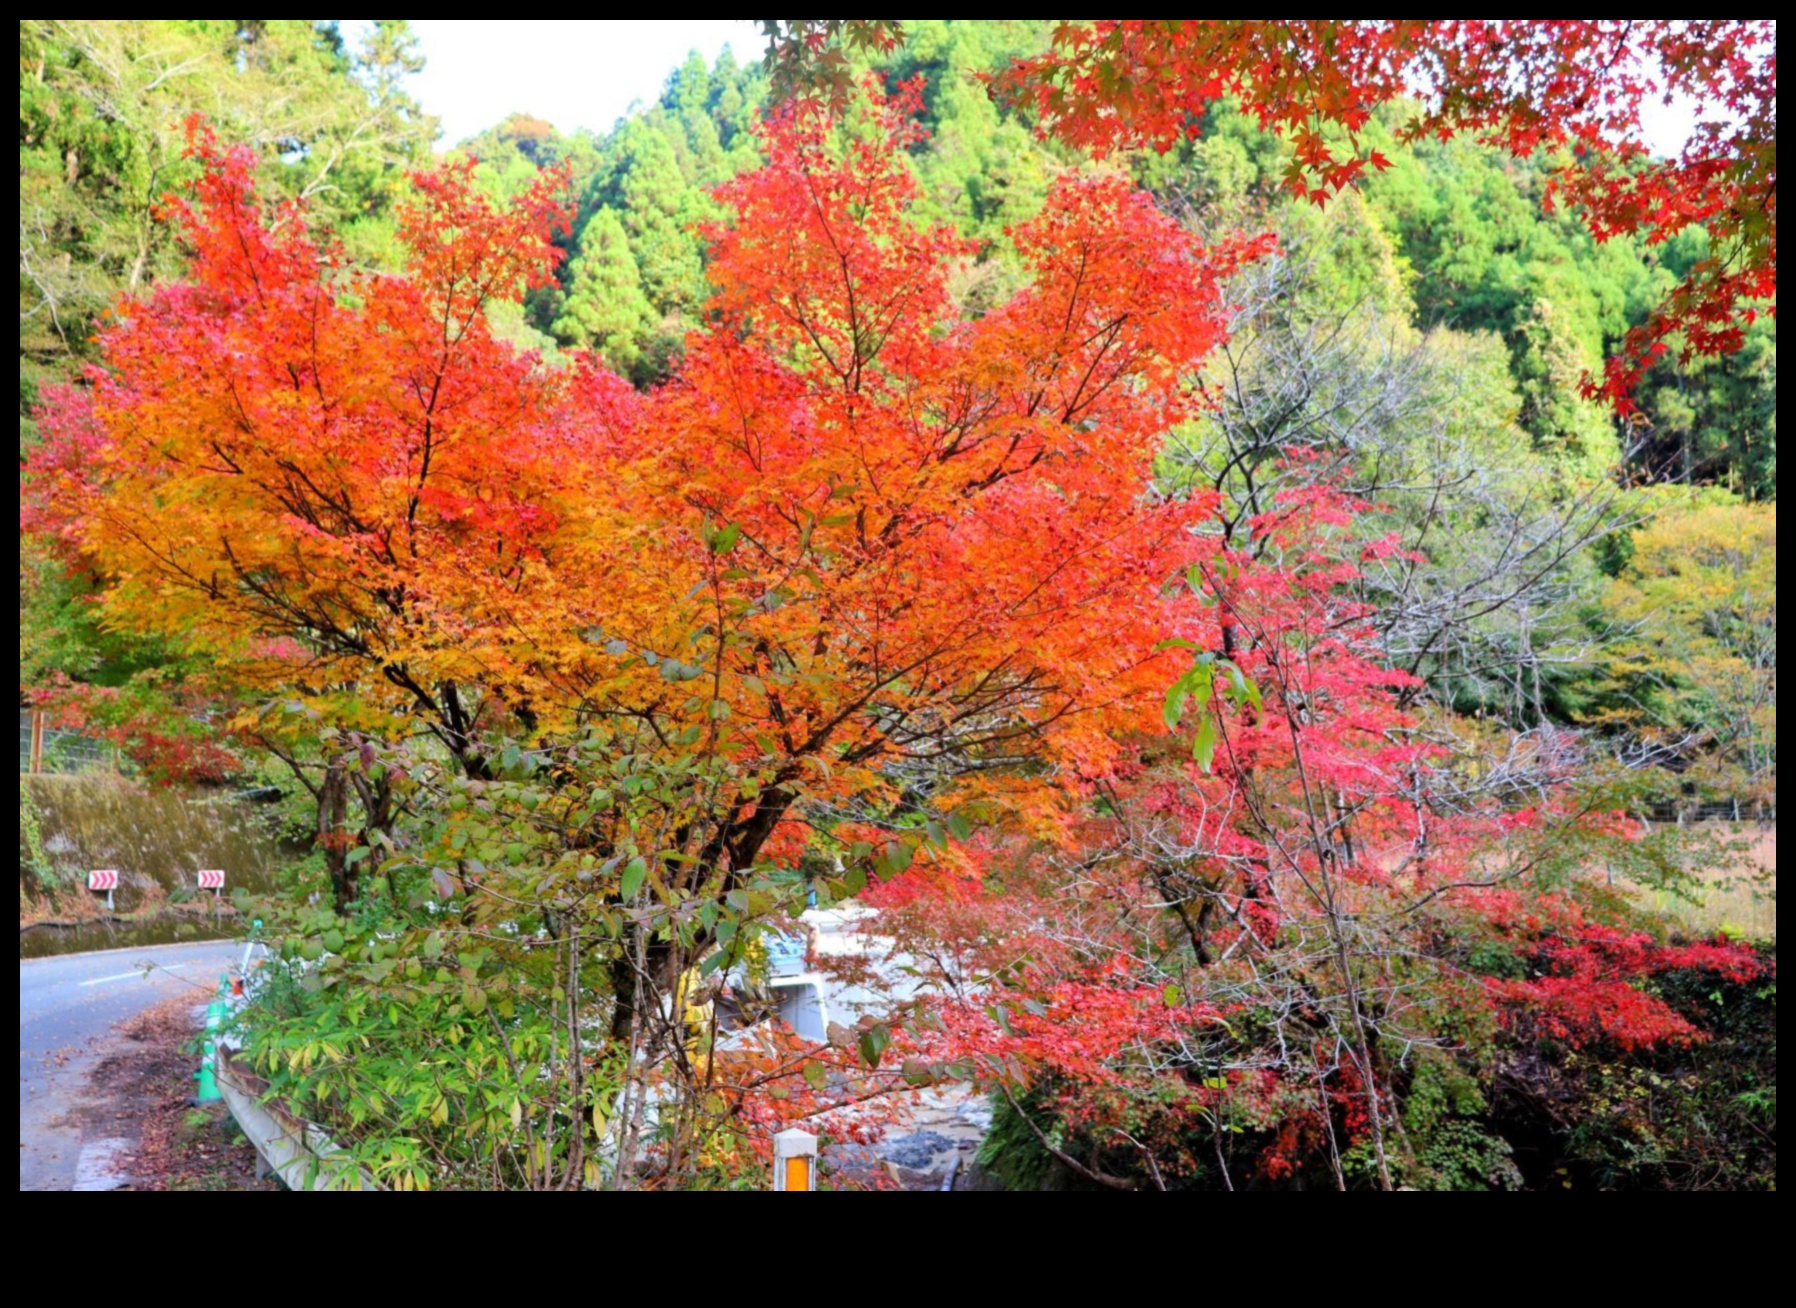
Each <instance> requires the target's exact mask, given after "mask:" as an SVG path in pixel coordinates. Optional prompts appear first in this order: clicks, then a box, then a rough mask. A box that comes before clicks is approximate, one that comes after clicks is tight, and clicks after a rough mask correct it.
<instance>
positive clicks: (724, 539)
mask: <svg viewBox="0 0 1796 1308" xmlns="http://www.w3.org/2000/svg"><path fill="white" fill-rule="evenodd" d="M741 535H742V524H741V523H739V522H732V523H729V524H727V525H726V526H724V527H723V528H722V529H721V530H719V531H717V532H714V533H713V534H712V536H711V553H713V554H728V553H729V552H730V551H731V550H733V549H735V548H736V540H737V538H738V537H740V536H741Z"/></svg>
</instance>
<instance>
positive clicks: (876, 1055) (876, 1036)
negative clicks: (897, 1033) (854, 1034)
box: [859, 1026, 892, 1067]
mask: <svg viewBox="0 0 1796 1308" xmlns="http://www.w3.org/2000/svg"><path fill="white" fill-rule="evenodd" d="M891 1043H892V1032H891V1030H890V1029H889V1028H887V1027H884V1026H875V1027H869V1028H868V1029H867V1030H865V1031H863V1032H861V1038H860V1042H859V1044H860V1051H861V1061H862V1062H863V1063H865V1064H866V1065H867V1066H868V1067H878V1066H879V1060H880V1059H882V1058H884V1057H885V1052H886V1046H887V1045H889V1044H891Z"/></svg>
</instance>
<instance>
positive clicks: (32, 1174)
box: [19, 940, 243, 1190]
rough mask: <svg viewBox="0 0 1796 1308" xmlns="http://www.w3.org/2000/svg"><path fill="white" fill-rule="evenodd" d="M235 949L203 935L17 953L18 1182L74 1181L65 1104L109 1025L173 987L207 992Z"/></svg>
mask: <svg viewBox="0 0 1796 1308" xmlns="http://www.w3.org/2000/svg"><path fill="white" fill-rule="evenodd" d="M242 951H243V946H242V945H240V944H233V943H231V942H230V941H228V940H208V941H199V942H196V943H192V944H184V945H150V946H147V947H145V948H142V949H109V950H105V951H103V952H101V953H96V954H61V955H57V956H55V957H52V958H35V959H30V960H21V961H20V963H19V1189H21V1190H68V1189H72V1188H73V1187H74V1185H75V1170H76V1164H77V1161H78V1159H79V1157H80V1153H81V1145H82V1128H81V1123H80V1122H79V1121H78V1120H75V1118H76V1115H75V1114H73V1113H72V1112H71V1109H73V1108H74V1107H75V1105H76V1102H77V1100H78V1099H79V1098H80V1095H81V1091H82V1088H83V1087H84V1086H85V1085H86V1083H87V1077H88V1074H89V1073H90V1072H91V1071H92V1070H93V1067H94V1064H95V1063H97V1062H98V1061H99V1060H100V1058H101V1057H102V1056H103V1055H104V1053H105V1046H106V1044H107V1038H108V1037H109V1036H110V1034H111V1032H112V1028H113V1027H114V1026H116V1025H117V1024H118V1023H120V1022H122V1021H124V1020H125V1019H126V1018H128V1017H131V1016H132V1015H133V1014H136V1013H138V1012H140V1011H142V1010H143V1009H145V1008H148V1007H149V1006H150V1005H152V1004H156V1003H160V1002H161V1001H162V1000H164V999H167V998H168V997H169V996H171V995H175V994H180V993H188V994H191V995H192V996H193V1001H194V1003H195V1004H199V1003H202V1002H204V1000H205V999H206V998H207V996H208V995H210V994H211V993H212V991H213V990H214V989H215V988H216V987H217V985H218V978H219V975H220V974H221V973H222V972H225V971H226V970H228V969H230V968H232V967H233V966H234V965H235V964H236V962H237V960H238V959H239V958H240V957H241V955H242ZM146 969H147V970H146Z"/></svg>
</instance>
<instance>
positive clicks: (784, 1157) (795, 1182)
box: [773, 1128, 817, 1190]
mask: <svg viewBox="0 0 1796 1308" xmlns="http://www.w3.org/2000/svg"><path fill="white" fill-rule="evenodd" d="M773 1188H774V1189H775V1190H815V1189H816V1188H817V1137H816V1136H814V1135H812V1134H811V1133H810V1132H809V1131H800V1130H797V1129H796V1128H795V1129H793V1130H790V1131H781V1132H780V1133H779V1134H778V1135H776V1136H774V1137H773Z"/></svg>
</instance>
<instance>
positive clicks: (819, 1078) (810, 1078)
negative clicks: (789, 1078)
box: [804, 1058, 829, 1094]
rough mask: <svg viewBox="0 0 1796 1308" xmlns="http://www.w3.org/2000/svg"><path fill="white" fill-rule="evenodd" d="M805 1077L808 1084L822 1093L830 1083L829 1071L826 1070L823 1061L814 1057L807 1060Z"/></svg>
mask: <svg viewBox="0 0 1796 1308" xmlns="http://www.w3.org/2000/svg"><path fill="white" fill-rule="evenodd" d="M804 1079H805V1084H806V1085H808V1086H810V1087H811V1089H813V1090H815V1091H817V1092H818V1093H819V1094H821V1093H823V1090H824V1088H825V1087H826V1086H828V1084H829V1073H828V1072H827V1071H825V1070H824V1067H823V1064H822V1063H819V1062H818V1061H817V1060H816V1059H814V1058H812V1059H808V1060H806V1062H805V1065H804Z"/></svg>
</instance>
